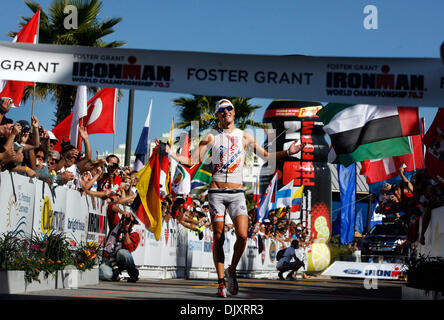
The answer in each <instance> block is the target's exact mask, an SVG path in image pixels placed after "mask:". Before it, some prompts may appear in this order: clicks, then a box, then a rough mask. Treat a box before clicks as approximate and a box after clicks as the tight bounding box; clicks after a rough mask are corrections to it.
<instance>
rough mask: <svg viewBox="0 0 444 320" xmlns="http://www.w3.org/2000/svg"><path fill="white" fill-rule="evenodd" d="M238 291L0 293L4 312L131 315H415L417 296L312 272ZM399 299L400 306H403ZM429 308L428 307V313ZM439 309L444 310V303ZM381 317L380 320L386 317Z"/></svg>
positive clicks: (172, 283) (158, 286) (161, 288)
mask: <svg viewBox="0 0 444 320" xmlns="http://www.w3.org/2000/svg"><path fill="white" fill-rule="evenodd" d="M238 281H239V287H240V291H239V294H238V295H237V296H228V297H227V298H226V299H224V298H218V297H216V295H215V293H216V291H217V286H216V281H215V280H206V279H205V280H186V279H167V280H147V279H141V280H139V281H138V282H137V283H128V282H126V281H120V282H102V281H101V282H99V284H97V285H92V286H87V287H82V288H78V289H58V290H48V291H38V292H31V293H28V294H13V295H0V306H1V307H2V310H8V309H10V310H18V312H20V313H28V314H29V315H30V316H32V317H34V316H36V315H44V314H46V315H47V316H49V315H51V314H52V315H53V314H54V312H55V310H57V314H59V315H61V316H63V317H69V316H70V315H71V314H72V315H73V316H74V317H81V318H82V319H86V318H96V317H98V318H99V319H103V318H104V317H107V318H108V317H109V318H110V319H117V318H118V319H128V318H134V317H135V316H136V315H137V318H139V317H140V316H141V315H142V316H143V317H144V318H159V320H167V319H176V320H180V319H193V320H194V319H274V320H278V319H283V318H287V317H288V316H289V314H291V315H293V317H292V318H295V319H300V318H306V317H311V318H315V319H318V318H327V317H328V318H332V317H335V316H336V315H341V316H340V318H341V319H342V320H343V319H348V318H353V319H355V318H356V317H360V316H362V315H364V314H369V315H374V316H376V315H384V317H382V318H385V317H386V316H387V317H389V318H391V319H396V318H398V319H399V318H403V315H405V316H406V317H409V316H411V314H410V311H409V310H411V308H420V307H421V306H415V302H414V301H402V300H401V298H402V287H403V286H404V285H405V283H404V282H401V281H382V280H381V281H378V282H377V283H374V284H372V285H371V286H369V285H368V284H366V283H365V282H364V280H363V279H362V280H361V279H331V278H329V277H322V276H318V277H313V278H311V279H299V280H297V281H288V280H287V281H281V280H269V279H243V278H241V279H238ZM398 304H400V306H398ZM429 308H430V305H429V306H428V310H430V309H429ZM435 308H436V309H437V310H441V309H440V308H441V305H440V304H436V305H435ZM382 318H381V319H382Z"/></svg>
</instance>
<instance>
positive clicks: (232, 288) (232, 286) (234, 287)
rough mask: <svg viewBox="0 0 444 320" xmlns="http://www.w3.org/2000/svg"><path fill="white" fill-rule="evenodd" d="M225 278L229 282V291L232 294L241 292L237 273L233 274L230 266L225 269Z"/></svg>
mask: <svg viewBox="0 0 444 320" xmlns="http://www.w3.org/2000/svg"><path fill="white" fill-rule="evenodd" d="M225 278H226V279H227V282H228V292H229V293H230V294H232V295H236V294H237V293H238V292H239V285H238V284H237V279H236V275H234V276H232V275H231V274H230V272H228V268H227V269H225Z"/></svg>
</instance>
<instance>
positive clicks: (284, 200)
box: [275, 180, 294, 208]
mask: <svg viewBox="0 0 444 320" xmlns="http://www.w3.org/2000/svg"><path fill="white" fill-rule="evenodd" d="M293 183H294V181H293V180H291V181H290V182H289V183H287V184H286V185H285V186H283V187H282V188H281V189H279V190H278V191H277V192H276V201H275V202H276V208H290V207H291V206H292V196H293Z"/></svg>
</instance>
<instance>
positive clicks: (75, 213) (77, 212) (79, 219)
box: [65, 189, 89, 244]
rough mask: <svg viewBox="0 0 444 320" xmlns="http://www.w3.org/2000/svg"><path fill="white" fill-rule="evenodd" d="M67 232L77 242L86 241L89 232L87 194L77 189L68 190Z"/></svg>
mask: <svg viewBox="0 0 444 320" xmlns="http://www.w3.org/2000/svg"><path fill="white" fill-rule="evenodd" d="M65 212H66V219H65V233H66V236H67V237H68V238H70V239H73V240H74V241H75V242H76V243H77V244H79V243H86V241H87V234H88V218H89V214H88V206H87V204H86V195H84V194H82V193H80V192H78V191H77V190H73V189H67V190H66V209H65Z"/></svg>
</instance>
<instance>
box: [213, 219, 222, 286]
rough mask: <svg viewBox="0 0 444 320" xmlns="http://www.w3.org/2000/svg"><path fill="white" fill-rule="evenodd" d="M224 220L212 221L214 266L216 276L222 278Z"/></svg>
mask: <svg viewBox="0 0 444 320" xmlns="http://www.w3.org/2000/svg"><path fill="white" fill-rule="evenodd" d="M224 226H225V222H224V221H216V222H213V261H214V266H215V268H216V273H217V278H218V279H223V278H224V262H225V254H224V248H223V246H224V241H225V234H224Z"/></svg>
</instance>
